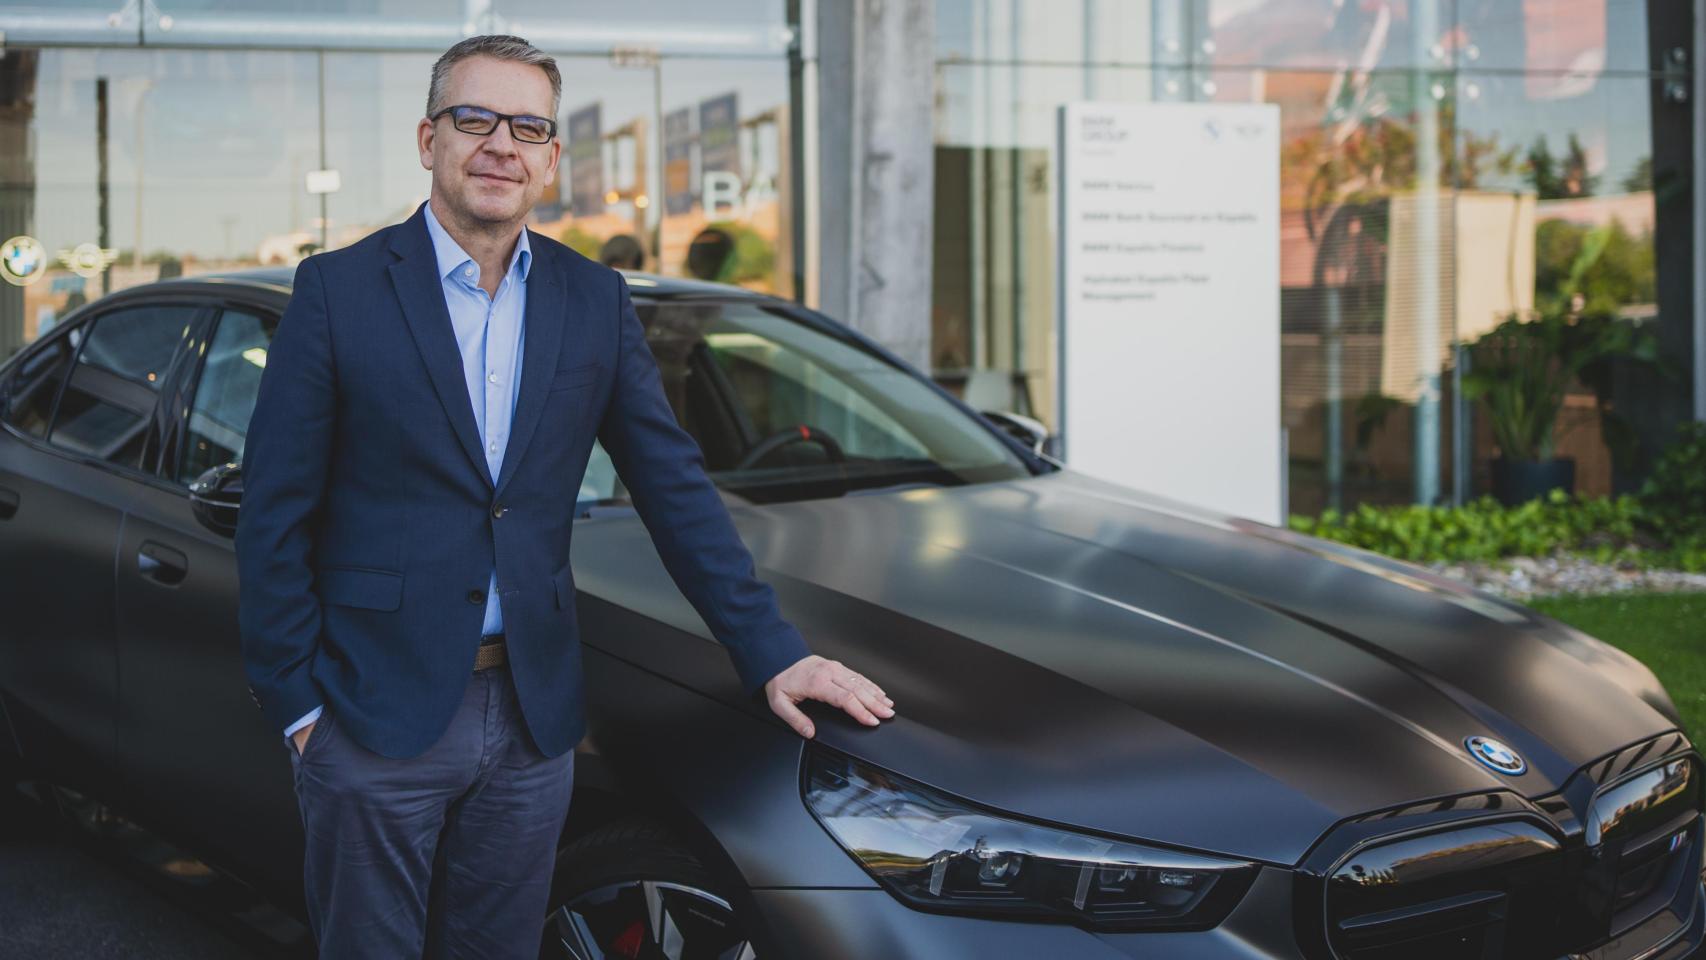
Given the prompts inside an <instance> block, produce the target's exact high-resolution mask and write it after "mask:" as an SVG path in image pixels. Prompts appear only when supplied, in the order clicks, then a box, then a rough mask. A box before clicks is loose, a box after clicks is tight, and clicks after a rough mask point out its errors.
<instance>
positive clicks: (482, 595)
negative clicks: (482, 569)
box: [468, 590, 486, 603]
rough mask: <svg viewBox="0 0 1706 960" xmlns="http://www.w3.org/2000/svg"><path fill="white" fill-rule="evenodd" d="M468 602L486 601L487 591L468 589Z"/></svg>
mask: <svg viewBox="0 0 1706 960" xmlns="http://www.w3.org/2000/svg"><path fill="white" fill-rule="evenodd" d="M468 602H469V603H485V602H486V591H484V590H470V591H468Z"/></svg>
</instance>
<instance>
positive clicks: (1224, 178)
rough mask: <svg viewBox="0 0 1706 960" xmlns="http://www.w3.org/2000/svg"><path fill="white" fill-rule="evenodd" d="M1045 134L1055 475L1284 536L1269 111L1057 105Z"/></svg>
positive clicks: (1274, 150)
mask: <svg viewBox="0 0 1706 960" xmlns="http://www.w3.org/2000/svg"><path fill="white" fill-rule="evenodd" d="M1057 120H1058V124H1059V126H1058V143H1057V149H1058V153H1057V156H1058V157H1059V161H1060V162H1059V165H1058V172H1059V177H1060V180H1059V184H1058V189H1057V191H1056V204H1057V215H1058V218H1059V220H1058V223H1059V231H1058V233H1057V242H1058V243H1059V248H1058V250H1057V254H1058V267H1059V272H1058V277H1059V281H1060V282H1059V285H1058V288H1057V296H1058V298H1059V309H1058V311H1057V321H1056V322H1057V324H1058V327H1057V330H1056V334H1057V336H1056V350H1057V362H1058V364H1059V377H1058V379H1057V381H1056V382H1057V383H1059V384H1060V388H1059V389H1060V396H1059V407H1058V408H1057V409H1058V410H1059V417H1060V437H1061V449H1062V452H1063V454H1064V456H1065V458H1066V461H1067V463H1068V464H1069V465H1070V466H1071V467H1072V468H1073V469H1075V470H1079V471H1082V472H1083V473H1086V474H1090V475H1092V476H1096V477H1100V478H1102V479H1105V480H1110V481H1112V482H1115V483H1119V484H1122V485H1124V486H1128V487H1131V488H1133V489H1135V490H1140V491H1144V492H1147V493H1152V494H1158V495H1160V496H1164V497H1169V498H1172V499H1174V500H1178V501H1183V502H1185V503H1189V504H1193V505H1195V506H1198V507H1202V508H1204V509H1207V510H1210V511H1213V512H1216V513H1221V514H1225V515H1231V516H1239V517H1245V518H1248V519H1252V520H1257V521H1260V522H1262V523H1269V524H1279V523H1281V522H1282V520H1283V518H1284V515H1285V504H1284V502H1283V498H1284V484H1283V476H1284V473H1283V471H1284V466H1285V465H1284V462H1283V452H1282V449H1281V446H1282V444H1281V436H1280V427H1281V422H1280V384H1279V376H1280V369H1279V367H1280V364H1279V346H1280V343H1279V335H1280V325H1279V108H1278V107H1277V106H1275V105H1273V104H1228V103H1151V104H1128V103H1071V104H1067V105H1065V106H1063V107H1061V108H1060V109H1059V113H1058V117H1057Z"/></svg>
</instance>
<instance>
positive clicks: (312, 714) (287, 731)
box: [284, 704, 326, 739]
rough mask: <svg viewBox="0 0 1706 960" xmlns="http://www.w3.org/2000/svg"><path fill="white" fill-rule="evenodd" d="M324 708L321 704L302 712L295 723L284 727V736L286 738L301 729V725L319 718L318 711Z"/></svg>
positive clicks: (306, 724)
mask: <svg viewBox="0 0 1706 960" xmlns="http://www.w3.org/2000/svg"><path fill="white" fill-rule="evenodd" d="M324 709H326V706H325V704H321V705H320V706H318V707H315V708H314V709H312V710H310V711H308V712H307V713H305V714H303V715H302V717H301V718H300V719H298V720H297V721H296V722H295V723H293V724H291V725H290V726H288V727H285V728H284V735H285V737H286V738H287V739H288V738H289V737H290V735H291V734H293V733H295V732H296V731H298V730H301V729H302V728H303V727H306V726H308V725H309V724H310V723H313V722H314V721H316V720H318V719H320V711H322V710H324Z"/></svg>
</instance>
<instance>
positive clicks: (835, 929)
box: [752, 867, 1706, 960]
mask: <svg viewBox="0 0 1706 960" xmlns="http://www.w3.org/2000/svg"><path fill="white" fill-rule="evenodd" d="M1291 884H1292V879H1291V874H1290V872H1289V871H1286V870H1281V869H1278V868H1272V867H1270V868H1266V869H1264V870H1263V871H1262V873H1261V874H1260V875H1259V876H1258V877H1257V879H1256V882H1255V885H1254V886H1253V887H1252V888H1251V890H1250V892H1249V894H1248V895H1247V896H1246V897H1245V898H1244V900H1243V902H1242V903H1241V904H1240V905H1239V906H1238V908H1237V909H1236V910H1234V911H1233V913H1232V914H1231V916H1229V917H1227V918H1226V920H1225V921H1224V922H1223V923H1221V924H1220V925H1219V926H1217V927H1215V928H1214V929H1212V930H1204V931H1200V932H1192V933H1096V932H1092V931H1089V930H1084V929H1081V928H1078V927H1075V926H1070V925H1065V924H1050V923H1026V922H1020V921H1000V920H989V919H982V918H975V917H965V916H952V915H946V914H935V913H925V912H921V911H918V910H914V909H911V908H909V907H907V906H905V905H903V904H902V903H900V902H899V901H898V900H896V899H895V898H894V897H892V896H890V895H889V894H888V893H887V892H885V891H883V890H880V889H857V890H856V889H815V890H787V889H768V890H754V891H752V896H753V898H754V900H755V902H756V905H757V907H758V912H759V915H760V916H761V917H762V923H763V925H764V933H763V934H762V935H761V936H760V937H759V943H761V944H763V945H764V949H763V950H761V952H760V955H761V956H778V957H811V958H813V960H869V958H874V957H881V958H884V960H899V958H919V960H924V958H928V960H987V958H989V957H1071V958H1074V960H1132V958H1143V957H1166V958H1168V960H1328V958H1326V957H1325V956H1324V955H1323V956H1321V957H1316V956H1314V955H1312V954H1309V953H1306V952H1304V950H1303V949H1302V948H1301V947H1300V946H1299V945H1298V943H1297V938H1296V936H1295V933H1294V928H1293V926H1292V919H1291V889H1292V886H1291ZM1703 940H1706V890H1703V889H1701V888H1700V887H1699V886H1697V887H1696V890H1695V897H1694V907H1693V911H1692V916H1691V917H1690V919H1689V922H1688V923H1687V924H1686V925H1685V927H1684V929H1683V932H1682V934H1681V935H1680V936H1678V937H1676V938H1674V939H1672V940H1670V941H1669V942H1668V943H1665V944H1663V945H1662V946H1657V948H1656V949H1655V946H1656V945H1655V944H1652V943H1650V942H1646V943H1642V942H1633V943H1619V942H1613V943H1610V944H1606V945H1604V946H1601V947H1599V948H1597V949H1595V950H1593V951H1590V952H1588V953H1584V954H1574V955H1571V956H1569V957H1561V958H1558V960H1706V949H1703V948H1702V941H1703Z"/></svg>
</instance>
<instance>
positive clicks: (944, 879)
mask: <svg viewBox="0 0 1706 960" xmlns="http://www.w3.org/2000/svg"><path fill="white" fill-rule="evenodd" d="M805 795H806V806H807V807H808V808H810V810H811V811H812V813H813V815H815V816H816V817H817V819H818V821H819V822H820V823H822V824H823V826H824V829H825V830H827V831H829V834H830V836H832V837H834V838H835V839H836V841H837V842H838V843H840V844H841V846H843V847H844V848H846V850H847V852H848V853H850V854H852V855H853V858H854V859H855V860H858V861H859V863H860V864H861V865H862V866H863V867H864V868H865V870H866V871H868V872H869V873H870V874H871V876H872V877H874V878H876V880H877V882H878V883H880V884H882V885H883V887H885V888H886V889H888V891H889V892H890V893H892V894H894V895H895V896H896V897H899V898H900V899H901V900H902V901H903V902H905V903H907V904H909V905H912V906H915V907H920V908H923V909H930V910H942V911H948V912H954V913H980V914H1001V915H1004V916H1008V917H1015V918H1029V919H1037V920H1057V921H1068V922H1075V923H1078V924H1080V925H1083V926H1089V927H1093V928H1096V929H1121V930H1134V929H1142V930H1186V929H1196V930H1200V929H1206V928H1208V927H1212V926H1214V925H1215V924H1217V923H1219V922H1220V921H1221V920H1222V919H1224V918H1225V916H1226V914H1227V913H1229V912H1231V910H1232V907H1233V906H1234V905H1235V904H1237V902H1238V900H1239V899H1240V898H1241V897H1243V895H1244V892H1245V891H1246V890H1248V889H1249V886H1250V883H1251V882H1252V881H1253V880H1254V879H1255V875H1256V871H1257V869H1258V867H1257V865H1256V864H1254V863H1250V862H1246V861H1238V860H1224V859H1221V858H1218V857H1209V856H1203V855H1201V854H1192V853H1182V852H1179V851H1174V850H1165V849H1161V848H1158V847H1151V846H1145V845H1141V844H1136V843H1129V842H1126V841H1123V840H1114V839H1109V838H1106V837H1098V836H1093V835H1090V834H1084V833H1077V832H1073V831H1068V830H1061V829H1058V828H1055V827H1050V826H1045V825H1043V824H1036V823H1025V822H1023V821H1019V820H1014V819H1011V818H1009V817H1005V816H1000V815H997V814H994V813H988V812H985V811H982V810H979V809H976V808H975V807H973V806H972V805H971V804H970V803H969V802H967V801H964V800H960V799H957V798H955V797H951V796H949V795H947V794H944V793H941V792H939V791H937V790H933V789H931V788H929V787H926V786H924V785H922V784H919V783H915V782H913V781H911V780H907V779H906V778H904V777H901V776H898V775H896V774H893V773H890V772H888V771H886V770H881V769H878V768H876V767H873V766H870V765H868V764H864V763H861V762H859V761H856V760H853V759H851V758H848V757H845V756H841V755H839V754H834V753H830V752H828V751H825V750H823V749H821V748H815V749H812V750H811V751H809V752H808V755H807V760H806V782H805Z"/></svg>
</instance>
